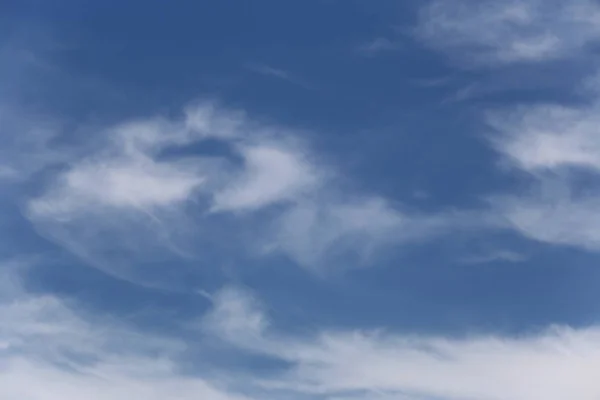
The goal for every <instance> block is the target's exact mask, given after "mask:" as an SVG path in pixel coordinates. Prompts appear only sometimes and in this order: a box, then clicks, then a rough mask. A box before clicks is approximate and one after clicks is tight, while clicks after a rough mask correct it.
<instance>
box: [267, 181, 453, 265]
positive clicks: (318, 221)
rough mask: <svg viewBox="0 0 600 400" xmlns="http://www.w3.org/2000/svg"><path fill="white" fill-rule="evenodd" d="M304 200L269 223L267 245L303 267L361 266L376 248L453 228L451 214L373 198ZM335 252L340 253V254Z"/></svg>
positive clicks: (335, 197)
mask: <svg viewBox="0 0 600 400" xmlns="http://www.w3.org/2000/svg"><path fill="white" fill-rule="evenodd" d="M349 197H355V199H354V200H348V199H346V198H345V197H341V198H340V197H338V196H336V194H335V192H334V193H333V196H331V197H328V198H326V199H317V201H311V200H307V201H305V202H301V203H299V204H297V205H296V206H295V207H292V208H290V209H289V210H288V211H287V212H286V213H284V214H283V215H282V216H281V218H280V219H278V220H276V221H275V224H274V232H273V236H274V238H275V239H274V240H273V244H272V247H273V248H275V249H278V250H281V251H283V252H284V253H285V254H287V255H288V256H290V257H291V258H293V259H294V260H295V261H296V262H298V263H299V264H302V265H305V266H308V267H318V268H323V267H326V265H327V264H331V265H330V267H333V268H335V267H337V266H339V265H340V264H346V267H347V266H349V265H364V263H365V261H369V260H370V258H371V256H372V255H374V254H375V252H376V250H382V249H384V248H386V247H393V246H394V245H398V244H403V243H408V242H412V241H420V240H423V239H426V238H430V237H433V236H436V235H438V234H442V233H444V232H446V230H447V229H448V228H450V227H452V228H456V229H458V228H459V226H460V223H459V222H458V218H457V219H454V218H453V216H452V215H451V214H447V215H443V214H442V215H437V216H436V215H431V216H427V215H425V216H418V215H410V214H404V213H402V212H400V211H398V210H395V209H394V208H392V207H391V206H390V205H389V204H387V202H386V201H385V200H383V199H380V198H377V197H366V198H362V199H361V198H360V197H359V196H349ZM340 256H341V257H340ZM340 259H341V260H340Z"/></svg>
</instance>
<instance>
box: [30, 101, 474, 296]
mask: <svg viewBox="0 0 600 400" xmlns="http://www.w3.org/2000/svg"><path fill="white" fill-rule="evenodd" d="M92 137H93V138H94V146H90V145H89V143H88V144H87V147H85V151H78V152H77V151H74V152H72V153H69V156H70V158H69V157H67V156H65V158H66V159H67V160H68V162H67V163H63V164H61V165H62V167H61V168H60V169H57V170H56V173H55V174H54V175H52V176H50V179H49V182H48V184H47V185H46V187H45V188H44V190H43V191H42V192H41V194H40V195H39V196H37V197H35V198H33V199H31V200H30V201H29V202H28V204H27V207H26V209H27V212H28V217H29V218H30V220H31V221H32V222H33V223H34V225H35V227H36V228H37V229H38V231H39V232H40V233H41V234H42V235H44V236H45V237H47V238H49V239H50V240H52V241H54V242H56V243H58V244H59V245H61V246H64V247H66V248H67V249H68V250H70V251H72V252H73V253H75V254H76V255H78V256H80V257H82V258H83V259H84V260H86V261H87V262H88V263H90V264H92V265H94V266H96V267H99V268H101V269H102V270H104V271H106V272H109V273H111V274H113V275H116V276H119V277H121V278H125V279H129V280H133V281H139V280H140V279H141V280H146V279H147V276H150V275H152V274H143V273H140V271H137V270H138V269H139V268H140V267H139V265H145V266H148V267H149V266H152V265H154V266H158V265H161V264H162V265H166V264H173V263H174V262H175V261H177V260H179V261H181V262H184V261H185V260H183V259H188V260H199V259H202V254H200V251H199V250H198V249H202V248H203V247H204V246H205V245H206V243H208V242H207V240H208V239H210V240H213V241H212V242H210V243H211V246H212V247H214V245H213V243H214V238H215V233H216V232H222V231H223V228H222V226H221V225H220V224H221V223H222V221H223V220H224V218H228V215H229V214H232V215H233V216H234V217H235V218H228V219H227V223H228V224H229V225H227V227H228V228H227V229H230V230H231V232H227V233H226V235H227V239H226V240H227V241H228V242H229V243H231V244H232V245H233V246H235V247H236V248H237V249H238V250H239V254H238V255H239V256H241V257H244V256H245V255H250V254H257V253H258V254H261V255H265V254H266V253H273V252H276V253H280V254H284V255H286V256H287V257H289V258H290V259H291V260H293V261H295V262H296V263H298V264H300V265H302V266H306V267H309V268H313V269H315V270H318V269H321V268H324V267H327V268H330V267H331V268H338V267H339V266H340V264H344V265H346V267H349V266H353V265H363V264H365V263H366V262H367V261H369V260H371V259H372V258H371V257H372V256H373V255H375V254H376V253H377V252H378V251H379V250H382V249H385V248H392V247H393V246H395V245H399V244H403V243H408V242H411V241H414V240H423V239H426V238H428V237H432V236H435V235H437V234H439V233H442V232H445V231H446V230H447V229H450V228H451V227H453V226H454V227H457V228H461V229H462V228H464V227H465V226H467V225H468V223H465V221H462V219H469V218H470V217H469V216H467V215H466V214H463V215H461V216H459V215H454V214H452V213H449V214H444V213H441V214H439V215H416V214H413V213H406V212H401V211H399V210H397V209H396V208H395V207H392V205H390V204H389V202H387V201H386V200H385V199H381V198H379V197H377V196H375V195H369V194H363V193H358V192H355V191H352V190H349V189H344V188H342V184H341V182H343V179H341V178H340V176H339V175H338V173H337V171H335V169H334V168H331V167H330V166H328V165H327V164H326V163H325V162H323V160H321V159H319V158H318V157H316V156H315V154H314V153H313V152H311V150H310V148H309V147H308V146H307V145H306V143H304V142H303V141H302V140H301V139H302V138H301V137H300V136H299V135H298V134H297V133H296V132H294V131H292V130H290V129H287V128H283V127H278V126H274V125H272V124H270V125H267V124H262V123H259V122H258V121H256V120H252V119H250V118H249V117H248V116H247V115H245V114H244V113H243V112H240V111H236V110H229V109H226V108H223V107H221V106H219V105H217V104H216V103H214V102H208V101H204V102H200V103H196V104H195V105H194V106H190V107H188V108H187V109H186V110H185V112H184V115H183V116H182V117H181V118H173V119H165V118H149V119H145V120H144V119H141V120H136V121H132V122H126V123H122V124H118V125H116V126H115V127H112V128H108V129H103V130H99V131H98V130H97V131H94V132H93V135H92ZM207 139H210V140H217V141H220V142H222V144H223V145H224V146H226V147H227V148H228V149H229V150H230V154H229V155H227V154H203V153H197V152H195V151H193V150H190V146H192V145H195V144H196V143H198V142H202V141H205V140H207ZM180 150H183V152H179V151H180ZM263 211H267V212H263ZM258 212H261V214H257V213H258ZM257 215H260V216H261V219H260V221H258V220H257V218H254V216H257ZM238 232H239V233H240V234H239V235H238V236H236V235H237V233H238ZM243 232H252V234H251V235H245V236H244V234H243ZM242 236H244V237H245V239H242ZM224 240H225V239H224ZM215 251H216V250H215ZM244 252H248V254H244ZM182 257H183V259H182ZM132 260H136V261H137V262H132ZM157 268H159V267H157ZM175 275H176V274H175ZM157 279H158V280H160V278H157ZM146 284H149V283H148V282H146Z"/></svg>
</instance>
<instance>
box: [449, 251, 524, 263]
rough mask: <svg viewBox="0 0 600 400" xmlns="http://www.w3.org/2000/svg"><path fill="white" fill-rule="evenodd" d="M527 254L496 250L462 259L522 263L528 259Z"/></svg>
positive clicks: (470, 261)
mask: <svg viewBox="0 0 600 400" xmlns="http://www.w3.org/2000/svg"><path fill="white" fill-rule="evenodd" d="M527 258H528V257H527V256H526V255H524V254H521V253H517V252H516V251H511V250H495V251H490V252H488V253H482V254H476V255H471V256H467V257H463V258H462V259H461V260H460V261H461V262H462V263H464V264H486V263H493V262H509V263H520V262H523V261H526V260H527Z"/></svg>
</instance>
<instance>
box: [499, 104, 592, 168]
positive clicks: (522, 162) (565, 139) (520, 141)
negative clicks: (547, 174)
mask: <svg viewBox="0 0 600 400" xmlns="http://www.w3.org/2000/svg"><path fill="white" fill-rule="evenodd" d="M599 110H600V109H599V108H598V107H597V106H596V105H595V104H594V105H591V106H584V107H581V108H569V107H563V106H558V105H543V106H532V107H524V108H521V109H520V110H517V111H513V112H509V113H499V114H494V115H492V116H491V118H490V119H489V122H490V124H491V125H492V126H493V127H495V128H496V129H497V130H498V132H499V133H500V137H498V138H497V139H494V142H495V144H496V148H497V149H498V150H499V151H500V152H502V153H504V154H505V155H506V156H507V157H508V158H509V159H511V160H512V161H513V162H514V163H516V164H517V166H518V167H520V168H522V169H524V170H526V171H529V172H534V173H535V172H543V171H544V170H556V169H559V168H565V167H580V168H589V169H594V170H597V171H600V114H599Z"/></svg>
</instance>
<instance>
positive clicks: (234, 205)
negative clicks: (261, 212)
mask: <svg viewBox="0 0 600 400" xmlns="http://www.w3.org/2000/svg"><path fill="white" fill-rule="evenodd" d="M239 151H240V153H241V155H242V157H243V158H244V163H245V165H244V169H243V171H241V173H240V174H239V175H238V176H236V177H234V178H233V180H232V182H231V183H229V184H228V185H227V186H225V187H224V188H223V189H222V190H221V191H219V192H217V193H216V194H215V197H214V210H215V211H222V210H230V211H244V210H256V209H261V208H264V207H265V206H268V205H271V204H274V203H279V202H282V201H293V200H295V199H297V198H299V197H301V196H302V195H305V194H306V193H308V192H310V191H311V190H315V189H316V186H317V185H318V184H320V183H321V182H320V180H321V177H320V176H319V172H318V171H317V170H316V168H315V167H314V166H313V165H312V164H311V163H310V161H309V160H306V159H305V157H303V155H302V154H301V151H299V149H297V148H296V149H286V148H283V147H282V146H277V145H269V144H259V145H252V146H243V147H241V148H240V149H239Z"/></svg>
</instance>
